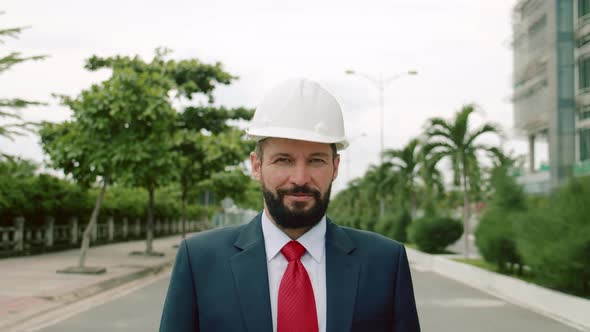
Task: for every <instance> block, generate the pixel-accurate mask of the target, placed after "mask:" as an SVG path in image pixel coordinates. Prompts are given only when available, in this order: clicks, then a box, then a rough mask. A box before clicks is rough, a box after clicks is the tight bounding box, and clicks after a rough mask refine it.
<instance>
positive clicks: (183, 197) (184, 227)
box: [182, 190, 187, 239]
mask: <svg viewBox="0 0 590 332" xmlns="http://www.w3.org/2000/svg"><path fill="white" fill-rule="evenodd" d="M186 196H187V195H186V190H183V191H182V238H183V239H184V238H185V236H186Z"/></svg>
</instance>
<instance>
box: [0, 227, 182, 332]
mask: <svg viewBox="0 0 590 332" xmlns="http://www.w3.org/2000/svg"><path fill="white" fill-rule="evenodd" d="M187 236H190V235H187ZM180 239H181V236H180V235H175V236H171V237H165V238H158V239H154V251H158V252H163V253H164V254H165V255H164V256H162V257H145V256H131V255H129V253H130V252H132V251H143V250H145V241H133V242H122V243H116V244H109V245H102V246H98V247H94V248H92V247H91V248H90V249H89V251H88V254H87V256H86V265H87V266H101V267H105V268H106V269H107V272H106V273H104V274H102V275H82V274H61V273H56V271H57V270H58V269H63V268H65V267H68V266H75V265H77V264H78V256H79V253H80V250H79V249H73V250H67V251H62V252H56V253H49V254H43V255H36V256H28V257H17V258H7V259H2V260H0V331H4V330H6V329H7V328H8V327H11V326H14V325H18V324H20V323H23V322H25V321H26V320H27V319H30V318H32V317H35V316H37V315H40V314H43V313H46V312H49V311H51V310H55V309H57V308H59V307H61V306H63V305H65V304H69V303H72V302H75V301H77V300H79V299H82V298H86V297H88V296H91V295H94V294H97V293H99V292H102V291H104V290H107V289H111V288H114V287H117V286H119V285H121V284H124V283H126V282H130V281H132V280H135V279H139V278H142V277H144V276H147V275H149V274H153V273H157V272H159V271H161V270H163V269H165V268H167V267H169V266H172V264H173V262H174V258H175V256H176V250H177V249H176V248H173V246H174V245H175V244H179V243H180Z"/></svg>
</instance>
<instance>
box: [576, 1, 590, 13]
mask: <svg viewBox="0 0 590 332" xmlns="http://www.w3.org/2000/svg"><path fill="white" fill-rule="evenodd" d="M586 14H590V0H578V17H582V16H585V15H586Z"/></svg>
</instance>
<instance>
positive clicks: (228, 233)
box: [185, 225, 245, 254]
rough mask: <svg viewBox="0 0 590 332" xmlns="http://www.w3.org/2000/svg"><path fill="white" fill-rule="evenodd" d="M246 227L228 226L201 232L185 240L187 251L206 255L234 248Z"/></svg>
mask: <svg viewBox="0 0 590 332" xmlns="http://www.w3.org/2000/svg"><path fill="white" fill-rule="evenodd" d="M244 227H245V225H239V226H227V227H223V228H216V229H211V230H207V231H204V232H199V233H197V234H195V235H193V236H190V237H188V238H186V239H185V243H186V247H187V250H188V252H189V253H191V254H193V253H195V254H196V253H199V254H206V253H210V252H211V251H216V252H220V251H221V252H223V251H224V249H230V248H233V244H234V243H235V241H236V238H237V237H238V235H239V234H240V232H241V231H242V229H243V228H244Z"/></svg>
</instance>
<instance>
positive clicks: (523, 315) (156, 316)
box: [39, 271, 577, 332]
mask: <svg viewBox="0 0 590 332" xmlns="http://www.w3.org/2000/svg"><path fill="white" fill-rule="evenodd" d="M413 279H414V288H415V289H416V301H417V303H418V312H419V315H420V322H421V326H422V331H437V332H445V331H448V332H467V331H469V332H474V331H482V332H486V331H494V332H496V331H503V332H511V331H514V332H526V331H531V332H532V331H534V332H550V331H551V332H575V331H577V330H576V329H574V328H571V327H569V326H567V325H564V324H561V323H559V322H557V321H555V320H552V319H550V318H546V317H544V316H541V315H539V314H536V313H534V312H531V311H529V310H526V309H523V308H521V307H518V306H515V305H512V304H508V303H506V302H504V301H502V300H500V299H497V298H495V297H493V296H491V295H488V294H486V293H483V292H480V291H478V290H476V289H473V288H470V287H467V286H465V285H463V284H460V283H457V282H455V281H452V280H449V279H446V278H444V277H441V276H440V275H438V274H434V273H431V272H419V271H413ZM168 283H169V278H164V279H161V280H158V281H156V282H154V283H151V284H149V285H147V286H145V287H143V288H140V289H139V290H137V291H134V292H131V293H129V294H127V295H125V296H122V297H119V298H115V299H113V300H112V301H109V302H106V303H102V304H100V305H97V306H95V307H93V308H91V309H89V310H87V311H84V312H82V313H80V314H78V315H75V316H73V317H69V318H67V319H65V320H62V321H60V322H58V323H56V324H55V325H52V326H49V327H46V328H44V329H42V330H39V331H43V332H74V331H76V332H78V331H88V332H94V331H97V332H98V331H100V332H104V331H127V332H134V331H138V332H139V331H142V332H143V331H157V329H158V326H159V321H160V315H161V310H162V305H163V302H164V296H165V294H166V290H167V288H168Z"/></svg>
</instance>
